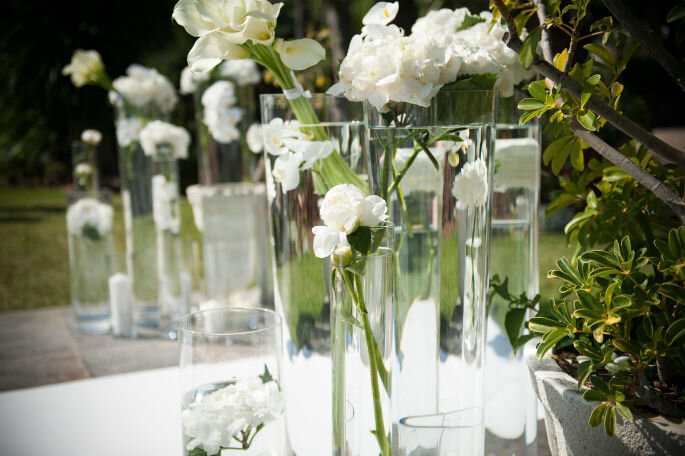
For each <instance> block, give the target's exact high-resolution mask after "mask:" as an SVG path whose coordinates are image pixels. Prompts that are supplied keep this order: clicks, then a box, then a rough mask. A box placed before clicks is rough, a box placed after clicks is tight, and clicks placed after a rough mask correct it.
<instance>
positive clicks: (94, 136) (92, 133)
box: [81, 130, 102, 146]
mask: <svg viewBox="0 0 685 456" xmlns="http://www.w3.org/2000/svg"><path fill="white" fill-rule="evenodd" d="M81 141H83V142H84V143H86V144H88V145H91V146H97V145H98V144H100V141H102V133H100V132H99V131H97V130H83V132H82V133H81Z"/></svg>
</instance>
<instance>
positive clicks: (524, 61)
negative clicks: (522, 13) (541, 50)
mask: <svg viewBox="0 0 685 456" xmlns="http://www.w3.org/2000/svg"><path fill="white" fill-rule="evenodd" d="M541 34H542V28H541V27H535V28H534V29H533V30H532V31H531V32H530V35H528V36H527V37H526V39H525V40H523V44H522V45H521V52H520V53H519V61H520V62H521V65H523V67H524V68H528V67H530V64H531V63H533V58H534V57H535V53H536V51H537V48H538V42H539V41H540V36H541Z"/></svg>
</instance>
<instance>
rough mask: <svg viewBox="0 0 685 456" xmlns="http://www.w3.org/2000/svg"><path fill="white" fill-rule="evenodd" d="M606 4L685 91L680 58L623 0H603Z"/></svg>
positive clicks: (684, 78) (634, 37)
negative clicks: (674, 54) (672, 53)
mask: <svg viewBox="0 0 685 456" xmlns="http://www.w3.org/2000/svg"><path fill="white" fill-rule="evenodd" d="M602 3H604V6H606V7H607V9H608V10H609V11H610V12H611V14H613V15H614V17H615V18H616V19H618V21H619V22H620V23H621V24H623V26H624V27H625V28H626V30H628V32H629V33H630V36H632V37H633V39H635V40H636V41H637V42H638V43H640V46H642V47H643V48H645V49H646V50H647V51H648V52H649V54H650V55H651V56H652V58H653V59H654V60H656V62H657V63H658V64H659V65H661V66H662V67H663V68H664V70H666V71H667V72H668V74H670V75H671V77H672V78H673V79H674V80H675V82H676V84H678V86H680V89H681V90H683V91H685V77H684V76H683V75H682V74H680V72H679V71H678V60H676V58H675V57H673V56H672V55H671V53H670V52H668V51H667V50H666V48H665V47H664V46H663V45H662V44H661V42H660V41H659V39H658V38H656V37H655V36H654V34H653V33H651V32H650V30H649V29H648V28H647V27H645V26H644V24H642V22H640V21H639V20H638V19H637V18H636V17H635V16H633V15H632V14H630V11H628V9H627V8H626V7H625V5H624V4H623V2H621V0H602Z"/></svg>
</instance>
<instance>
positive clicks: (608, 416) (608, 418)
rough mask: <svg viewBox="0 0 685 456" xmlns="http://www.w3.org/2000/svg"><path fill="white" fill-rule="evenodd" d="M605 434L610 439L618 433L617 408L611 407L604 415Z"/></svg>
mask: <svg viewBox="0 0 685 456" xmlns="http://www.w3.org/2000/svg"><path fill="white" fill-rule="evenodd" d="M604 432H606V434H607V435H608V436H609V437H613V435H614V434H615V433H616V408H615V407H613V406H609V408H608V409H607V411H606V413H605V414H604Z"/></svg>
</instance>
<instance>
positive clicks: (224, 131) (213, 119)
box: [202, 81, 243, 143]
mask: <svg viewBox="0 0 685 456" xmlns="http://www.w3.org/2000/svg"><path fill="white" fill-rule="evenodd" d="M235 102H236V97H235V85H234V84H233V83H232V82H229V81H217V82H215V83H214V84H212V85H211V86H210V87H209V88H208V89H207V90H205V92H204V93H203V94H202V106H203V121H204V123H205V125H206V126H207V128H208V129H209V132H210V133H211V135H212V137H213V138H214V139H215V140H216V141H218V142H220V143H229V142H231V141H235V140H237V139H238V138H239V137H240V130H239V129H238V124H239V123H240V120H241V119H242V118H243V110H242V109H241V108H237V107H234V105H235Z"/></svg>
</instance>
